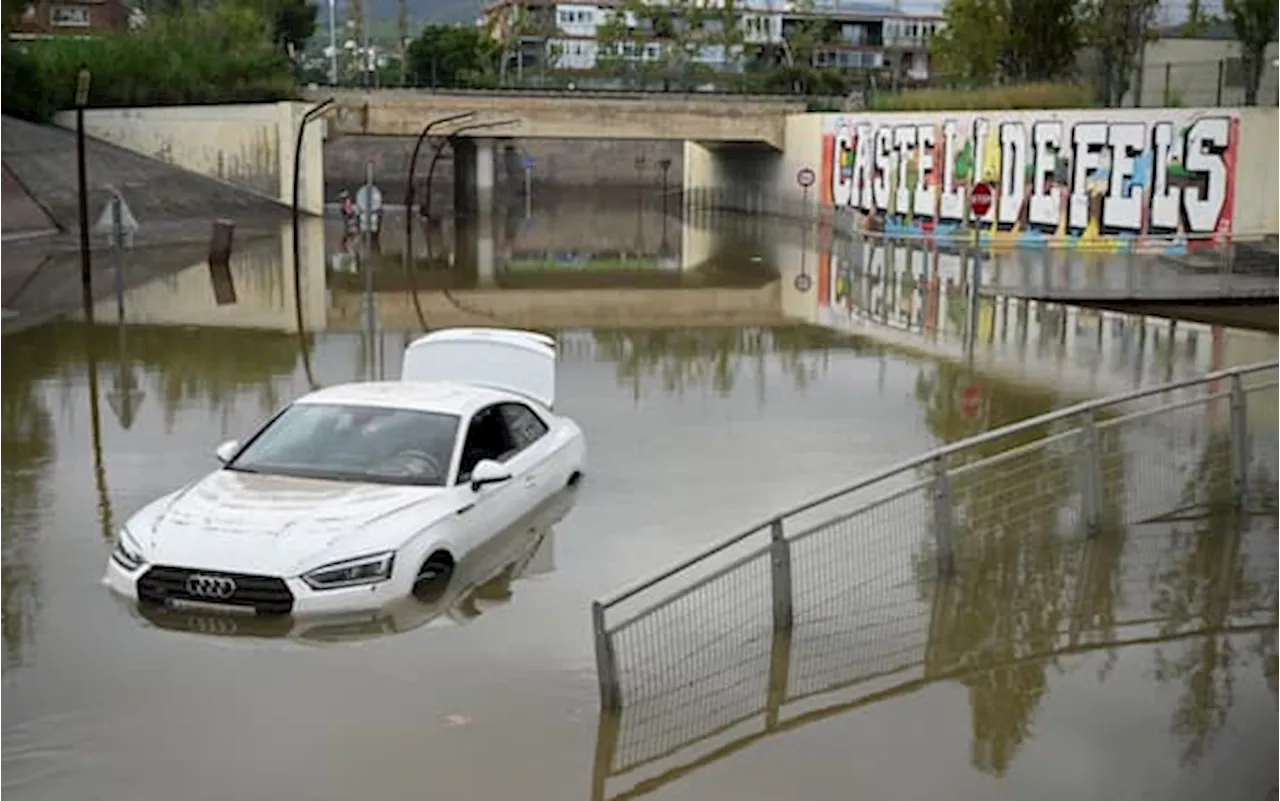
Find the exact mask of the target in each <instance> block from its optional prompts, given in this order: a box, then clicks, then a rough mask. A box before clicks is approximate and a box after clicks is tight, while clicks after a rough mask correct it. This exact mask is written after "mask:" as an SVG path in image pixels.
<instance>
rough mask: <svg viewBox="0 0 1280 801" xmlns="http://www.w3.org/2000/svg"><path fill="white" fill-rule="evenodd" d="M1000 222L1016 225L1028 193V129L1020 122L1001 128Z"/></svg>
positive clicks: (1008, 123) (1007, 123)
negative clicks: (1023, 200)
mask: <svg viewBox="0 0 1280 801" xmlns="http://www.w3.org/2000/svg"><path fill="white" fill-rule="evenodd" d="M1000 149H1001V153H1002V155H1001V158H1000V222H1002V223H1010V224H1012V223H1016V222H1017V221H1018V215H1019V214H1021V213H1022V199H1023V198H1024V197H1025V196H1026V193H1027V180H1026V174H1027V129H1026V128H1025V127H1023V125H1022V123H1020V122H1006V123H1005V124H1004V125H1001V126H1000Z"/></svg>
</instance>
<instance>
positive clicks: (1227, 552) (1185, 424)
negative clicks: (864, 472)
mask: <svg viewBox="0 0 1280 801" xmlns="http://www.w3.org/2000/svg"><path fill="white" fill-rule="evenodd" d="M1278 384H1280V382H1278V381H1277V365H1276V364H1275V363H1270V364H1265V365H1255V366H1252V367H1245V368H1237V369H1235V370H1230V371H1225V372H1221V373H1215V374H1212V375H1209V376H1205V377H1200V378H1196V379H1192V380H1187V381H1182V382H1178V383H1174V384H1169V385H1165V386H1163V387H1158V388H1154V389H1147V390H1141V391H1137V392H1132V393H1129V394H1126V395H1123V396H1117V397H1113V398H1109V399H1104V400H1101V401H1095V402H1090V403H1086V404H1080V405H1077V406H1074V407H1070V408H1068V409H1064V410H1061V411H1058V412H1054V413H1051V414H1048V415H1044V416H1041V417H1038V418H1034V419H1031V420H1027V421H1025V422H1022V423H1017V424H1014V425H1012V426H1008V427H1006V428H1003V429H999V430H996V431H992V432H989V433H987V434H982V435H979V436H977V437H973V438H971V439H968V440H964V441H961V442H958V443H955V444H952V445H949V446H946V447H944V448H940V449H938V450H936V451H933V452H932V453H929V454H925V455H923V456H921V457H918V458H915V459H912V460H910V461H908V462H906V463H903V464H900V465H897V466H895V467H893V468H890V469H888V470H886V471H884V472H882V473H879V474H877V475H875V476H872V477H870V478H868V479H866V480H864V481H861V482H859V483H858V484H856V485H854V486H853V487H851V488H849V489H847V490H843V491H840V492H838V493H833V494H832V495H829V496H827V497H825V498H822V499H819V500H818V501H816V502H813V503H810V504H806V505H805V506H802V507H799V508H797V509H795V510H792V511H790V512H787V513H784V514H782V515H780V516H779V517H777V518H776V519H774V520H771V521H769V522H767V523H765V524H764V525H762V526H760V527H757V528H755V529H752V530H751V531H748V532H744V533H742V534H740V535H738V536H737V537H735V538H733V539H732V540H730V541H728V542H726V543H724V544H722V545H720V546H718V547H716V548H714V549H712V550H710V551H708V552H706V553H704V554H702V555H700V556H698V557H696V558H694V559H691V560H688V561H687V562H685V563H684V564H681V565H678V566H676V567H675V568H673V569H671V570H669V571H667V572H666V573H664V574H663V575H661V576H658V577H656V578H655V579H653V580H650V581H648V582H645V583H643V584H641V585H639V586H637V587H635V588H632V589H631V590H628V591H626V592H624V593H621V594H619V595H617V596H615V597H614V598H612V599H609V600H606V601H604V602H601V603H598V604H596V605H595V606H594V610H593V611H594V621H595V638H596V646H597V657H598V665H597V667H598V673H599V679H600V686H601V698H602V707H603V708H604V712H603V713H602V714H603V716H604V717H603V718H602V720H603V721H604V724H605V725H604V726H603V727H602V743H605V744H606V746H607V747H603V748H602V750H601V752H600V753H599V754H598V759H600V760H603V764H598V765H597V778H598V779H599V780H600V782H601V783H602V786H601V788H600V789H599V792H598V793H597V795H598V796H602V795H605V793H604V791H603V783H604V782H606V781H607V780H611V779H618V780H619V781H622V780H623V779H621V778H620V777H623V776H624V775H625V776H627V777H633V778H634V777H637V776H640V775H641V774H645V773H646V772H648V773H649V774H650V775H649V776H648V778H644V779H639V778H636V779H635V781H640V782H642V783H643V784H644V786H646V787H650V788H651V787H652V783H653V782H654V781H658V780H659V779H661V776H662V775H666V773H665V771H667V770H671V771H675V773H676V774H679V773H681V772H683V771H684V770H686V769H687V766H688V765H689V764H696V763H697V762H699V761H703V760H706V759H710V758H714V756H715V755H716V754H720V753H724V752H725V751H726V750H732V749H733V748H734V745H733V744H736V743H741V742H743V741H744V740H745V741H750V740H752V739H755V738H758V737H761V736H766V735H767V734H769V733H772V732H775V731H779V730H783V729H787V728H792V727H794V726H796V725H801V724H802V723H803V722H805V721H807V720H810V719H813V718H814V717H815V716H822V715H823V714H826V712H825V711H824V710H828V708H835V709H845V708H848V707H850V706H856V705H858V704H862V703H867V702H869V699H871V700H873V699H875V698H879V697H883V696H884V695H886V694H892V693H895V692H903V691H906V690H907V689H911V688H914V687H917V686H919V685H921V684H922V683H924V682H927V681H935V680H938V679H939V678H948V677H955V676H956V675H960V674H964V673H965V672H973V671H976V670H987V669H992V666H993V665H998V664H999V660H1000V659H1006V660H1007V659H1009V658H1014V657H1016V658H1017V659H1024V658H1026V657H1030V656H1033V655H1038V656H1039V657H1043V659H1045V660H1049V659H1052V658H1054V657H1055V655H1057V654H1061V653H1062V652H1064V651H1065V652H1078V651H1080V650H1088V649H1090V648H1095V647H1099V646H1101V645H1107V646H1114V645H1116V644H1117V643H1120V644H1122V643H1124V642H1125V641H1127V639H1129V640H1131V639H1141V638H1148V639H1149V638H1150V637H1152V636H1167V637H1183V636H1187V632H1189V631H1193V630H1196V628H1197V627H1200V628H1204V627H1206V626H1209V627H1216V628H1223V627H1229V626H1231V625H1241V626H1253V625H1257V624H1258V623H1259V622H1260V619H1265V620H1266V622H1268V623H1273V622H1274V620H1275V618H1276V581H1277V577H1276V550H1277V545H1276V542H1277V539H1276V510H1277V504H1276V498H1277V490H1276V478H1277V429H1276V414H1277V386H1278ZM1202 573H1203V575H1202ZM1222 598H1225V599H1226V602H1225V605H1222V604H1219V605H1217V606H1215V605H1214V604H1218V599H1222ZM1219 606H1220V607H1221V608H1219ZM1001 621H1004V622H1003V623H1002V622H1001ZM1005 624H1008V625H1007V627H1005V628H1001V627H1002V626H1005ZM1005 640H1009V641H1008V642H1005ZM1011 655H1012V656H1011ZM819 701H821V703H819ZM815 704H818V706H817V707H815ZM671 759H676V760H677V761H678V762H680V763H681V764H683V765H684V766H685V767H671V766H669V765H667V762H668V761H669V760H671ZM655 770H657V771H658V772H659V773H658V775H657V776H656V777H655V775H653V772H654V771H655ZM628 780H629V779H628ZM625 795H627V793H624V794H623V796H625Z"/></svg>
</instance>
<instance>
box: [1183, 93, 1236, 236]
mask: <svg viewBox="0 0 1280 801" xmlns="http://www.w3.org/2000/svg"><path fill="white" fill-rule="evenodd" d="M1230 136H1231V124H1230V123H1229V122H1228V121H1227V119H1226V118H1224V117H1207V118H1205V119H1200V120H1196V121H1195V122H1194V123H1193V124H1192V125H1191V128H1190V129H1189V130H1188V131H1187V142H1186V148H1185V150H1186V154H1187V155H1186V165H1187V171H1188V172H1190V173H1191V174H1192V175H1195V176H1197V177H1198V178H1199V179H1200V180H1201V181H1202V182H1203V187H1204V189H1203V191H1200V190H1199V189H1198V188H1197V189H1193V190H1188V191H1186V192H1183V193H1182V207H1183V208H1184V209H1186V212H1187V228H1189V229H1190V230H1191V231H1194V232H1196V233H1208V232H1210V231H1213V230H1214V229H1215V228H1216V227H1217V225H1218V218H1219V217H1220V216H1221V215H1222V210H1223V209H1224V208H1226V206H1227V165H1226V162H1224V161H1223V155H1224V154H1225V153H1226V152H1227V145H1228V144H1229V143H1230V141H1231V139H1230Z"/></svg>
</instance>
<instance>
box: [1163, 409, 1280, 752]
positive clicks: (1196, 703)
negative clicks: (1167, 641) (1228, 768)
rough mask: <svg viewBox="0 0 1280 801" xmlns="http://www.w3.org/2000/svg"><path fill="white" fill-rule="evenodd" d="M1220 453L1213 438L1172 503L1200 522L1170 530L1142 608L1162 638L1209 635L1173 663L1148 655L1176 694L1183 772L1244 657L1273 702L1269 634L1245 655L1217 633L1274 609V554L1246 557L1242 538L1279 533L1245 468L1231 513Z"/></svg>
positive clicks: (1271, 480) (1270, 487)
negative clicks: (1177, 686)
mask: <svg viewBox="0 0 1280 801" xmlns="http://www.w3.org/2000/svg"><path fill="white" fill-rule="evenodd" d="M1230 452H1231V447H1230V439H1229V437H1228V434H1227V433H1226V432H1225V431H1223V430H1221V429H1218V430H1215V431H1213V432H1212V433H1211V435H1210V438H1209V442H1208V443H1207V444H1206V446H1205V448H1204V450H1203V452H1202V454H1201V456H1200V458H1199V459H1198V460H1197V462H1196V466H1195V470H1194V473H1193V474H1192V476H1191V477H1190V478H1189V479H1188V481H1187V483H1186V486H1185V487H1184V488H1183V493H1182V494H1183V498H1182V500H1183V505H1184V506H1189V507H1191V508H1193V509H1201V510H1203V514H1202V515H1201V516H1199V517H1196V518H1194V519H1191V520H1186V521H1179V522H1175V523H1173V524H1172V528H1173V532H1172V543H1171V544H1172V547H1174V548H1175V549H1176V552H1177V556H1176V557H1175V558H1174V559H1173V560H1172V563H1171V567H1170V568H1169V569H1168V570H1164V571H1161V572H1160V573H1159V574H1158V575H1156V576H1154V577H1153V578H1152V582H1151V583H1152V590H1153V593H1154V598H1155V600H1154V602H1153V604H1152V606H1153V608H1154V610H1155V611H1156V612H1158V613H1159V616H1160V617H1161V618H1163V619H1164V621H1165V622H1164V623H1163V624H1162V626H1161V630H1162V633H1169V632H1176V631H1179V630H1184V629H1187V628H1191V629H1201V630H1205V631H1207V632H1209V633H1207V634H1205V635H1204V636H1203V637H1199V638H1197V639H1195V640H1192V641H1190V642H1189V643H1187V644H1186V645H1185V647H1183V648H1182V649H1181V650H1179V651H1178V652H1176V653H1174V654H1170V653H1168V652H1167V650H1166V649H1164V648H1161V649H1159V650H1157V652H1156V671H1155V673H1156V679H1157V680H1158V681H1160V682H1168V681H1180V682H1182V684H1183V693H1182V695H1181V697H1180V698H1179V701H1178V706H1177V709H1176V711H1175V712H1174V717H1173V722H1172V730H1173V732H1174V733H1175V734H1176V735H1177V736H1178V737H1179V738H1181V739H1182V740H1183V750H1182V754H1181V756H1182V759H1183V761H1184V762H1189V763H1196V762H1199V761H1200V760H1201V759H1202V758H1203V757H1204V756H1205V754H1206V753H1208V751H1209V749H1210V747H1211V746H1212V744H1213V742H1214V740H1215V738H1216V737H1217V736H1218V735H1219V734H1220V733H1221V732H1222V729H1223V727H1225V726H1226V723H1227V717H1228V714H1229V712H1230V710H1231V707H1232V704H1233V701H1234V690H1235V679H1236V675H1237V671H1238V669H1239V665H1238V663H1239V662H1240V660H1241V659H1245V658H1248V656H1249V655H1250V653H1252V655H1253V656H1255V657H1257V658H1258V661H1259V663H1260V667H1261V670H1262V673H1263V675H1264V677H1265V678H1266V679H1267V682H1268V684H1269V685H1270V686H1271V688H1272V692H1273V693H1274V692H1275V686H1276V685H1275V659H1276V650H1275V639H1276V638H1275V633H1274V632H1263V633H1261V634H1260V635H1259V637H1258V639H1257V640H1256V642H1255V644H1254V646H1253V647H1252V648H1242V647H1241V645H1240V641H1239V639H1236V638H1231V637H1228V636H1225V635H1222V634H1219V633H1218V632H1220V631H1221V630H1222V629H1224V628H1225V627H1227V626H1228V625H1229V624H1230V623H1231V622H1232V618H1233V617H1235V616H1248V615H1249V614H1250V613H1252V612H1255V611H1256V610H1266V609H1270V610H1272V611H1274V610H1275V609H1276V603H1277V583H1276V573H1275V571H1274V570H1273V569H1271V568H1273V567H1274V563H1275V554H1274V552H1270V553H1266V554H1257V553H1250V552H1249V551H1248V550H1247V548H1246V544H1247V543H1246V534H1249V544H1252V543H1258V542H1270V543H1274V542H1275V541H1276V537H1277V534H1278V533H1280V532H1278V531H1277V523H1276V516H1275V513H1274V511H1271V512H1266V513H1261V514H1259V513H1258V511H1257V510H1259V509H1262V510H1274V509H1275V504H1276V481H1275V477H1274V476H1272V475H1271V474H1270V471H1269V470H1267V469H1266V468H1265V467H1263V466H1260V465H1255V466H1254V472H1253V474H1252V475H1251V476H1250V477H1249V480H1248V486H1249V492H1248V493H1247V497H1248V503H1247V505H1246V508H1245V511H1244V512H1237V511H1236V510H1235V509H1234V508H1233V504H1232V500H1233V497H1232V493H1233V486H1232V477H1231V470H1230V462H1229V461H1227V460H1225V459H1224V458H1223V456H1224V454H1230ZM1224 462H1225V464H1224ZM1263 559H1265V560H1267V561H1268V562H1269V564H1267V565H1265V566H1264V567H1263V568H1261V569H1258V566H1257V564H1256V562H1257V561H1259V560H1263Z"/></svg>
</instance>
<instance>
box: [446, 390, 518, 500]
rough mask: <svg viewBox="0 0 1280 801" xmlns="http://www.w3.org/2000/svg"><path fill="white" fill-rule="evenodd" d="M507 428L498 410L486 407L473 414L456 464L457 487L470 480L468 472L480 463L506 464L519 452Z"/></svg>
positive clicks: (493, 407) (494, 407)
mask: <svg viewBox="0 0 1280 801" xmlns="http://www.w3.org/2000/svg"><path fill="white" fill-rule="evenodd" d="M518 450H519V448H517V447H516V445H515V442H514V441H513V439H512V437H511V431H510V429H508V428H507V423H506V420H505V419H504V418H503V415H502V413H501V411H500V410H499V408H498V407H497V406H488V407H486V408H484V409H481V410H480V411H478V412H476V414H475V416H474V417H472V418H471V424H470V425H469V426H468V427H467V438H466V439H465V440H464V441H463V443H462V461H461V462H460V463H459V464H458V483H459V484H461V483H462V482H464V481H470V480H471V471H472V470H474V469H475V466H476V465H477V464H479V463H480V460H482V459H493V460H494V461H496V462H505V461H506V460H507V459H509V458H511V455H512V454H514V453H515V452H516V451H518Z"/></svg>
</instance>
